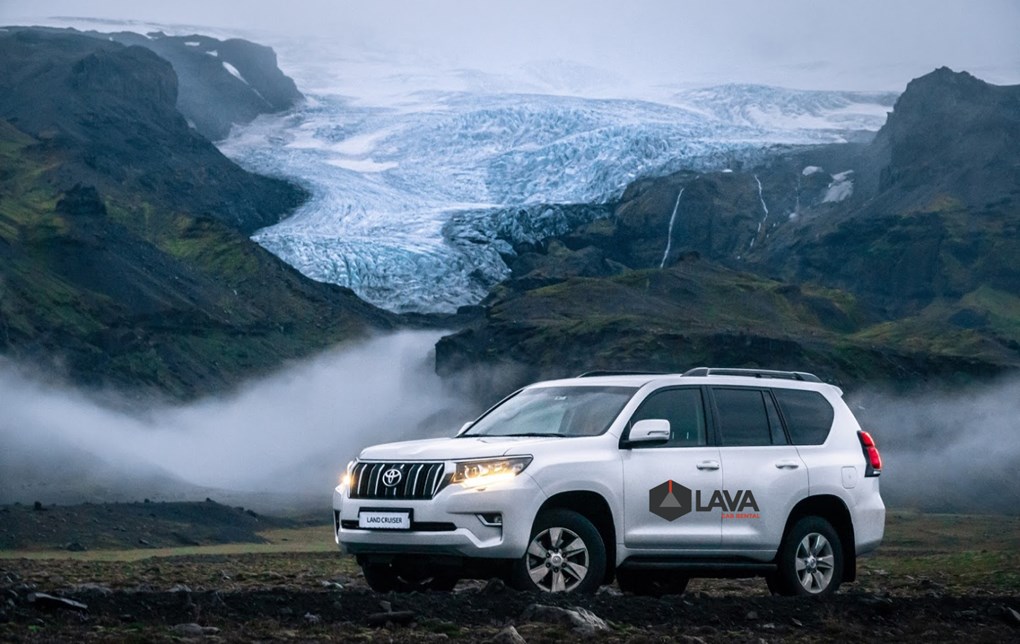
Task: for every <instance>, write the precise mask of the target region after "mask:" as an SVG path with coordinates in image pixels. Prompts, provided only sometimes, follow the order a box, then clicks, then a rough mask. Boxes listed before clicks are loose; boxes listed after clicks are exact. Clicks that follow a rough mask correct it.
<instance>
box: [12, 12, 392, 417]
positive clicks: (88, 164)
mask: <svg viewBox="0 0 1020 644" xmlns="http://www.w3.org/2000/svg"><path fill="white" fill-rule="evenodd" d="M0 57H2V58H3V59H4V60H5V61H9V62H11V63H12V64H10V65H4V66H3V68H2V69H0V168H2V171H0V266H2V272H0V331H2V332H0V352H2V353H4V354H5V355H7V356H8V357H10V358H12V359H14V360H16V361H18V362H23V363H30V364H36V365H39V366H45V370H48V371H51V372H53V373H57V374H61V375H63V376H64V377H66V378H67V379H68V380H70V381H71V382H73V383H76V384H80V385H84V386H86V387H88V388H91V389H102V388H104V387H107V386H116V387H120V388H124V389H126V390H128V391H133V392H138V391H145V390H150V391H155V392H158V393H161V394H163V395H169V396H170V397H176V398H194V397H197V396H200V395H203V394H208V393H212V392H215V391H220V390H223V389H224V388H228V387H230V386H232V385H233V384H236V383H238V382H239V381H240V380H241V379H243V378H247V377H251V376H252V375H254V374H257V373H264V372H266V371H268V370H270V369H273V368H276V367H278V366H279V365H280V364H281V363H283V362H284V361H286V360H289V359H294V358H298V357H302V356H305V355H308V354H309V353H310V352H312V351H315V350H316V349H321V348H325V347H327V346H330V345H332V344H335V343H338V342H342V341H344V340H349V339H351V338H355V337H364V336H365V335H366V334H368V333H370V332H372V331H373V330H376V329H386V328H392V326H393V325H394V324H395V321H394V318H393V316H391V315H390V314H388V313H386V312H384V311H381V310H378V309H375V308H374V307H372V306H371V305H368V304H365V303H364V302H362V301H361V300H359V299H358V298H357V297H356V296H355V295H354V294H353V293H352V292H351V291H350V290H348V289H344V288H341V287H337V286H332V285H327V284H321V283H317V282H313V281H312V280H309V279H308V278H305V277H304V276H302V275H301V274H300V273H298V272H297V271H296V270H294V269H293V268H291V267H290V266H288V265H286V264H284V263H283V262H282V261H280V260H279V259H277V258H276V257H275V256H273V255H271V254H270V253H269V252H267V251H265V250H264V249H262V248H261V247H260V246H258V245H257V244H255V243H254V242H252V241H251V240H250V239H249V238H248V234H249V233H250V232H251V231H252V230H254V229H256V228H259V227H261V226H263V225H265V224H266V223H269V222H274V221H276V220H278V219H279V218H280V217H281V216H283V215H284V214H286V213H287V212H289V211H290V210H291V209H293V208H294V207H295V206H297V205H298V204H299V203H300V202H301V201H302V200H303V199H304V198H305V194H304V192H303V191H302V190H300V189H298V188H296V187H294V186H292V185H291V184H288V183H287V182H284V181H282V180H279V179H271V178H267V177H261V176H258V175H254V174H252V173H249V172H247V171H245V170H242V169H241V168H239V167H238V166H236V165H235V164H234V163H233V162H232V161H230V160H229V159H227V158H226V157H224V156H223V155H222V154H221V153H220V152H219V150H217V149H216V148H215V147H214V146H213V145H212V144H211V143H210V142H209V141H208V140H207V139H205V138H204V137H202V136H201V134H199V133H198V132H196V131H195V130H194V129H192V128H190V127H189V126H188V125H187V123H186V121H185V119H184V117H183V116H182V115H181V114H180V112H179V111H178V110H177V108H176V93H175V92H176V75H175V72H174V70H173V68H172V66H171V65H170V64H169V63H168V62H166V61H165V60H163V59H161V58H159V57H158V56H156V55H155V54H154V53H153V52H151V51H150V50H148V49H145V48H142V47H137V46H124V45H121V44H119V43H113V42H109V41H102V40H98V39H96V38H90V37H86V36H82V35H77V34H69V33H52V32H50V31H46V30H39V31H34V30H17V31H10V32H7V33H2V34H0ZM53 97H60V98H61V100H59V101H55V100H53Z"/></svg>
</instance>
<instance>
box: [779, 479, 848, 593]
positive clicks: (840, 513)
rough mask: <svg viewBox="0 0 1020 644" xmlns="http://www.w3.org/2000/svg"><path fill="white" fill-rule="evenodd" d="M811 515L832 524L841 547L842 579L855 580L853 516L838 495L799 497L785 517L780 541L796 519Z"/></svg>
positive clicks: (787, 533)
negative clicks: (788, 514) (784, 525)
mask: <svg viewBox="0 0 1020 644" xmlns="http://www.w3.org/2000/svg"><path fill="white" fill-rule="evenodd" d="M811 516H814V517H821V518H822V519H825V520H826V521H828V522H829V523H830V524H832V527H833V528H834V529H835V530H836V534H837V535H839V540H840V543H841V545H842V547H843V562H844V563H843V581H854V580H856V579H857V548H856V544H855V543H854V523H853V518H852V517H851V515H850V510H849V509H848V508H847V507H846V503H844V502H843V499H841V498H839V497H838V496H834V495H831V494H819V495H815V496H809V497H806V498H804V499H801V500H800V501H799V502H798V503H797V505H795V506H793V509H792V510H790V516H789V517H788V518H787V519H786V527H785V528H784V529H783V541H782V543H785V542H786V538H787V535H789V534H790V530H792V529H793V526H794V524H796V523H797V521H799V520H801V519H803V518H804V517H811Z"/></svg>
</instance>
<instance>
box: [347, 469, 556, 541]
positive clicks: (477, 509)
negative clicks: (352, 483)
mask: <svg viewBox="0 0 1020 644" xmlns="http://www.w3.org/2000/svg"><path fill="white" fill-rule="evenodd" d="M544 500H545V495H544V494H543V492H542V490H541V488H539V487H538V485H537V484H536V483H535V481H534V479H532V478H531V477H530V476H528V475H527V473H521V474H520V475H518V476H516V477H514V478H513V479H511V480H509V481H505V482H503V483H500V484H498V485H496V486H493V487H489V488H484V489H466V488H463V487H461V486H459V485H449V486H446V487H444V488H443V489H442V490H440V491H439V493H438V494H436V496H435V497H434V498H432V499H429V500H413V501H412V500H400V499H352V498H349V497H348V496H347V492H346V490H345V489H343V488H342V487H337V488H336V489H335V490H334V491H333V511H334V528H335V537H336V542H337V544H338V545H339V546H340V547H341V549H342V550H343V551H344V552H346V553H349V554H354V555H362V554H431V555H453V556H463V557H482V558H493V559H516V558H518V557H520V556H522V555H523V554H524V551H525V549H526V548H527V547H528V542H529V540H530V537H531V526H532V523H533V522H534V519H535V513H536V512H537V510H538V508H539V507H540V506H541V505H542V502H543V501H544ZM362 509H366V510H367V509H372V510H409V511H410V512H411V519H412V520H411V529H410V530H364V529H359V528H357V527H356V525H357V521H358V515H359V513H360V512H361V510H362ZM493 514H499V515H500V516H501V519H502V525H495V526H494V525H486V524H485V523H483V521H482V519H481V518H480V515H493ZM489 518H490V519H491V517H489ZM489 522H490V523H491V521H489Z"/></svg>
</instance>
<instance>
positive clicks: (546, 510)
mask: <svg viewBox="0 0 1020 644" xmlns="http://www.w3.org/2000/svg"><path fill="white" fill-rule="evenodd" d="M881 468H882V462H881V457H880V456H879V453H878V450H877V449H876V447H875V443H874V441H873V440H872V438H871V436H870V435H868V433H867V432H864V431H862V430H861V428H860V426H859V425H858V424H857V420H856V419H855V418H854V416H853V413H852V412H851V411H850V409H849V408H848V407H847V405H846V403H845V402H843V398H842V391H840V389H839V388H837V387H835V386H832V385H828V384H825V383H823V382H821V380H819V379H818V378H817V377H816V376H813V375H811V374H807V373H801V372H779V371H758V370H742V369H714V368H713V369H709V368H698V369H692V370H691V371H688V372H687V373H684V374H683V375H658V374H612V373H609V374H607V373H595V374H585V375H584V376H581V377H578V378H572V379H568V380H555V381H550V382H541V383H537V384H534V385H531V386H529V387H525V388H524V389H521V390H520V391H517V392H516V393H514V394H512V395H511V396H509V397H507V398H506V399H504V400H503V401H502V402H500V403H499V404H497V405H496V406H495V407H493V408H492V409H490V410H489V411H487V412H486V413H485V414H483V415H482V416H481V417H480V418H478V420H475V421H474V422H472V423H468V424H467V425H465V426H464V427H463V428H462V429H461V431H460V432H459V433H458V434H457V436H456V437H454V438H442V439H432V440H420V441H409V442H402V443H391V444H387V445H378V446H375V447H369V448H367V449H365V450H364V451H362V452H361V455H360V456H359V457H358V458H357V460H355V461H353V462H352V463H351V464H350V465H348V467H347V473H346V474H345V476H344V477H343V481H342V482H341V484H340V485H339V486H338V487H337V488H336V490H334V493H333V509H334V526H335V531H336V540H337V543H338V544H340V546H341V547H342V548H343V550H344V551H345V552H348V553H350V554H353V555H355V556H356V557H357V559H358V562H359V563H360V564H361V567H362V569H363V571H364V574H365V579H366V580H367V581H368V583H369V585H370V586H371V587H372V588H374V589H376V590H380V591H387V590H411V589H424V588H432V589H449V588H452V587H453V585H454V584H456V582H457V580H458V579H460V578H463V577H486V576H493V575H499V576H502V577H504V578H505V579H507V580H508V581H509V582H510V583H512V584H513V585H514V586H516V587H518V588H522V589H529V590H541V591H551V592H556V591H566V592H591V591H594V590H595V589H597V588H598V587H599V585H601V584H604V583H610V582H612V580H613V578H614V576H615V578H616V580H617V582H618V583H619V585H620V587H621V588H622V589H623V590H626V591H630V592H634V593H641V594H665V593H680V592H683V590H684V588H685V587H686V585H687V580H688V579H689V578H690V577H711V576H727V577H748V576H758V575H761V576H764V577H765V579H766V580H767V582H768V585H769V588H770V589H771V590H772V591H773V592H775V593H780V594H790V595H823V594H828V593H832V592H835V590H836V589H837V587H838V586H839V585H840V583H841V582H843V581H852V580H853V579H854V577H855V575H856V557H857V555H859V554H861V553H865V552H868V551H870V550H873V549H874V548H876V547H877V546H878V545H879V543H880V542H881V541H882V534H883V532H884V529H885V506H884V505H883V503H882V498H881V496H880V495H879V489H878V488H879V485H878V475H879V474H880V473H881Z"/></svg>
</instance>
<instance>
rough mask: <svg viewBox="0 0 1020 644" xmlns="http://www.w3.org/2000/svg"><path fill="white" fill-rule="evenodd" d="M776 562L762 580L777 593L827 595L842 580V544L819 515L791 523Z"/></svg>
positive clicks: (835, 588) (837, 586)
mask: <svg viewBox="0 0 1020 644" xmlns="http://www.w3.org/2000/svg"><path fill="white" fill-rule="evenodd" d="M776 563H777V564H778V569H777V570H776V572H775V573H774V574H772V575H770V576H769V577H768V578H767V579H766V582H767V583H768V586H769V590H771V591H772V592H773V593H776V594H779V595H800V596H810V597H820V596H824V595H831V594H833V593H835V592H836V590H837V589H838V588H839V585H840V584H841V583H842V582H843V565H844V558H843V544H842V542H841V541H840V539H839V535H838V534H837V533H836V530H835V529H834V528H833V527H832V524H830V523H829V522H828V521H826V520H825V519H823V518H821V517H804V518H802V519H800V520H799V521H797V523H795V524H794V525H793V528H792V529H791V530H790V532H789V534H787V535H786V539H784V540H783V544H782V545H781V546H780V548H779V555H778V556H777V557H776Z"/></svg>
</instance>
